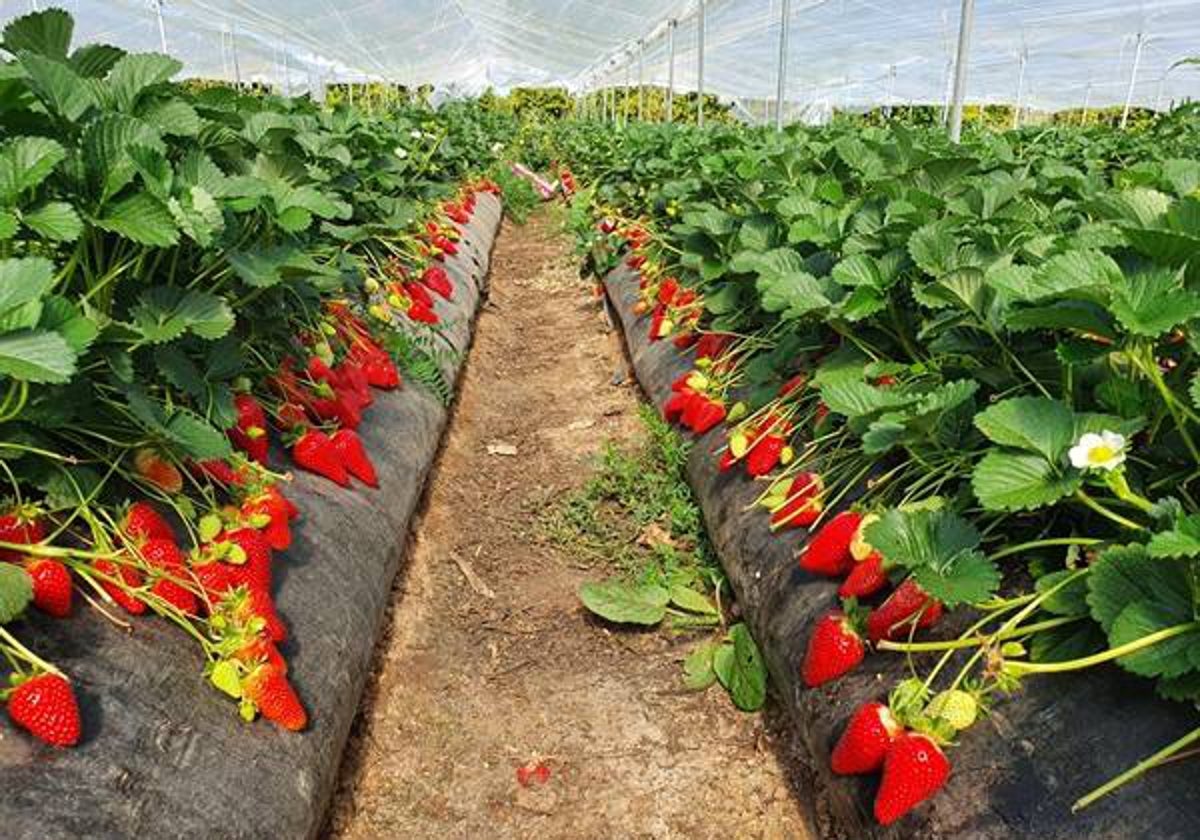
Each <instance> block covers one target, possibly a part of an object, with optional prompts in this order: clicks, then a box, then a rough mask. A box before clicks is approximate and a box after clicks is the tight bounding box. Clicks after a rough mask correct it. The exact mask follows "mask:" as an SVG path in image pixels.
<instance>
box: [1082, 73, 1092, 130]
mask: <svg viewBox="0 0 1200 840" xmlns="http://www.w3.org/2000/svg"><path fill="white" fill-rule="evenodd" d="M1091 109H1092V83H1091V82H1088V83H1087V92H1086V93H1084V95H1083V113H1082V114H1081V115H1080V116H1079V124H1080V125H1087V118H1088V111H1090V110H1091Z"/></svg>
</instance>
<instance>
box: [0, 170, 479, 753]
mask: <svg viewBox="0 0 1200 840" xmlns="http://www.w3.org/2000/svg"><path fill="white" fill-rule="evenodd" d="M477 191H484V192H490V193H493V194H499V187H498V186H497V185H496V184H495V183H494V182H491V181H486V180H485V181H480V182H477V183H475V184H472V185H470V186H468V187H467V188H466V189H465V190H464V193H463V195H462V197H461V198H460V200H458V201H453V202H447V203H446V204H444V205H443V206H442V208H441V212H442V215H443V216H444V220H435V221H431V222H429V223H428V225H427V226H426V229H425V231H424V235H423V237H422V247H421V254H422V256H423V257H425V258H427V259H429V260H430V264H429V265H427V266H426V267H425V268H424V270H423V271H422V272H421V273H420V275H419V276H418V277H417V279H415V280H410V279H409V278H408V269H407V268H406V267H405V266H404V265H403V264H402V263H400V262H399V261H394V262H391V263H389V264H387V265H386V266H385V269H384V272H385V279H384V281H382V282H381V281H379V280H377V279H374V278H370V279H368V280H367V282H366V287H365V291H366V292H367V295H368V298H369V300H368V303H367V306H366V307H365V308H366V309H367V312H368V314H369V316H370V317H371V318H372V319H373V320H375V321H376V322H383V324H381V325H379V326H382V327H384V328H387V327H392V328H394V327H395V322H394V317H395V316H397V315H399V316H403V317H407V318H408V319H409V320H411V321H414V322H418V323H426V324H436V323H437V322H438V320H439V319H438V317H437V315H436V313H435V312H434V309H433V307H434V300H433V297H432V295H437V296H440V297H442V298H445V299H447V300H450V299H452V298H453V295H454V284H453V282H452V281H451V279H450V276H449V274H448V273H447V272H446V270H445V268H444V267H442V265H440V263H441V262H442V261H444V260H445V258H446V257H447V256H452V255H454V254H455V253H457V251H458V245H457V240H458V239H459V236H460V232H459V230H458V229H457V227H455V226H456V225H465V224H467V223H468V222H469V221H470V220H471V218H472V216H473V213H474V211H475V201H476V199H475V193H476V192H477ZM431 293H432V295H431ZM301 343H302V345H303V346H304V347H305V348H306V350H307V351H308V352H309V355H308V356H307V358H306V359H305V360H304V361H303V362H298V361H296V360H294V359H292V358H285V360H284V362H283V363H282V364H281V365H280V366H279V368H278V370H277V371H276V372H275V374H274V375H272V376H271V377H269V378H268V379H267V380H266V381H265V382H264V386H265V388H264V390H263V395H264V396H263V397H256V396H255V395H254V394H253V393H252V392H251V391H250V390H247V391H246V392H245V393H241V394H239V395H238V396H236V397H235V400H234V404H235V408H236V412H237V420H236V422H235V424H234V425H233V426H232V427H231V428H230V429H229V430H228V436H229V439H230V441H231V442H232V444H233V445H234V447H235V449H236V450H238V452H239V453H240V454H238V455H235V456H233V457H231V458H229V459H227V460H220V459H213V460H208V461H201V462H193V461H187V462H184V463H182V464H180V463H176V462H174V461H173V460H172V459H171V458H170V456H169V455H168V454H167V453H166V452H163V451H158V450H156V449H154V448H150V447H143V448H140V449H137V450H135V451H134V452H132V453H131V458H130V461H131V464H130V466H131V467H132V470H131V471H130V472H129V478H130V479H131V481H132V482H133V483H134V484H135V486H141V487H142V488H144V489H145V490H147V492H149V493H153V494H154V495H156V496H157V497H158V498H160V499H163V500H165V501H167V502H168V503H169V504H170V505H171V507H172V508H173V509H174V511H175V513H176V514H177V515H178V516H179V519H180V520H181V521H182V523H183V524H184V525H185V526H186V528H187V531H188V535H189V536H190V537H191V541H192V542H193V543H194V548H192V549H191V550H190V551H185V550H184V549H183V548H181V543H180V541H179V539H178V535H177V533H176V532H175V529H174V528H173V527H172V526H171V524H170V522H169V521H168V519H167V518H166V517H164V516H163V514H162V513H161V512H160V511H159V509H157V508H156V507H155V506H153V505H152V504H150V503H149V502H148V501H145V500H141V501H135V502H133V503H132V504H128V505H126V506H125V507H124V508H122V509H121V510H120V511H119V512H118V515H117V516H116V517H110V516H109V514H108V513H107V511H105V510H104V509H103V508H99V507H96V508H90V507H84V508H81V509H80V511H78V512H76V515H77V516H81V518H83V519H84V520H85V521H86V524H87V526H88V527H87V531H88V532H89V533H88V535H87V536H84V535H81V534H75V533H72V537H73V540H72V544H71V545H61V544H57V543H62V542H65V540H63V539H62V537H63V534H64V533H66V531H65V529H66V527H67V525H69V524H70V523H69V521H61V520H62V517H59V516H51V515H49V514H47V513H45V512H44V511H42V510H40V509H39V508H38V507H36V506H34V505H29V504H22V505H17V506H14V507H13V508H12V509H10V510H8V511H6V512H5V513H4V514H2V515H0V544H6V545H7V546H8V547H3V548H0V561H3V562H7V563H12V564H17V565H19V566H20V568H22V569H23V570H24V571H25V573H26V574H27V575H28V577H29V581H30V585H31V587H32V593H33V603H34V605H35V606H36V607H37V608H38V609H39V610H41V611H43V612H45V613H47V614H48V615H51V616H54V617H57V618H65V617H67V616H68V615H70V613H71V611H72V608H73V604H74V600H75V597H74V596H75V593H76V591H79V592H80V593H82V595H83V597H84V598H85V599H86V600H87V601H88V602H89V603H91V604H92V605H93V606H95V607H96V608H97V609H99V610H100V611H101V612H102V614H104V615H106V616H108V617H109V618H112V619H113V620H114V621H119V619H116V618H115V617H113V616H111V615H110V613H109V610H108V608H107V607H106V606H105V605H106V604H115V605H119V606H120V607H121V608H122V609H123V610H124V611H126V612H127V613H129V614H130V615H143V614H145V613H147V612H152V613H155V614H157V615H160V616H163V617H165V618H167V619H169V620H171V621H173V622H175V623H177V624H179V625H180V626H181V627H183V628H184V629H186V630H188V632H189V633H190V634H191V635H192V636H193V637H194V638H196V639H197V641H198V642H199V643H200V645H201V647H202V649H203V651H204V653H205V657H206V666H205V672H206V675H207V677H208V678H209V680H210V681H211V682H212V683H213V684H214V685H215V686H216V687H217V688H218V689H220V690H221V691H223V692H225V693H227V694H229V695H230V696H232V697H233V698H235V699H236V700H238V701H239V707H240V711H241V714H242V716H243V717H244V718H246V719H247V720H249V719H253V718H254V717H255V716H256V715H257V714H261V715H262V716H263V717H265V718H266V719H268V720H271V721H273V722H274V723H276V724H277V725H279V726H281V727H283V728H285V729H289V730H294V731H295V730H300V729H303V728H304V727H305V726H306V725H307V713H306V712H305V709H304V707H303V705H302V704H301V702H300V699H299V697H298V696H297V694H296V692H295V690H294V688H293V686H292V685H291V683H290V681H289V680H288V666H287V662H286V660H285V659H284V657H283V655H282V654H281V653H280V651H279V648H278V645H279V644H280V643H282V642H283V641H285V640H286V639H287V636H288V630H287V626H286V624H285V622H284V621H283V619H282V618H281V617H280V615H279V613H278V611H277V610H276V608H275V602H274V598H273V594H272V592H273V589H272V566H273V560H274V554H273V553H274V552H281V551H285V550H286V549H287V548H288V547H289V546H290V545H291V541H292V534H291V525H292V522H293V521H294V520H295V519H296V517H297V516H298V515H299V510H298V509H297V508H296V506H295V505H294V504H292V502H291V501H290V500H288V499H287V498H286V496H284V494H283V492H282V491H281V490H280V486H279V485H280V476H279V475H278V474H276V473H274V472H271V471H270V469H269V468H268V455H269V449H270V431H269V430H270V428H271V427H272V426H274V428H275V429H276V430H277V432H278V433H279V434H280V435H281V440H282V442H283V443H284V444H285V445H288V446H289V447H290V453H291V457H292V460H293V462H294V463H295V464H296V466H297V467H299V468H301V469H304V470H307V471H310V472H313V473H316V474H319V475H321V476H324V477H325V478H327V479H329V480H331V481H333V482H335V483H337V484H338V485H341V486H343V487H348V486H349V485H350V483H351V479H352V478H353V479H357V480H359V481H361V482H362V483H363V484H365V485H367V486H369V487H377V486H378V478H377V475H376V472H375V468H374V465H373V464H372V463H371V460H370V458H369V457H368V455H367V452H366V449H365V447H364V446H363V443H362V440H361V439H360V438H359V436H358V434H357V431H356V429H358V427H359V426H360V424H361V422H362V415H363V411H364V410H365V409H367V408H368V407H369V406H370V405H371V404H372V403H373V401H374V397H373V395H372V389H381V390H385V391H386V390H393V389H395V388H398V387H400V385H401V380H400V373H399V371H398V369H397V368H396V365H395V363H394V362H393V360H392V358H391V355H390V354H389V353H388V352H387V351H386V350H385V349H384V348H383V347H382V346H381V345H380V344H379V343H378V342H377V341H376V339H375V338H374V333H373V331H372V329H371V327H370V326H369V325H368V323H367V321H366V320H365V319H364V318H362V317H360V316H358V315H357V314H355V312H354V310H353V308H352V306H351V304H350V303H349V302H347V301H343V300H335V301H330V302H328V303H327V304H326V306H325V309H324V312H323V317H322V319H321V321H320V325H319V329H315V330H313V331H312V332H311V333H310V334H307V335H304V336H302V337H301ZM188 479H190V480H191V481H192V482H193V486H194V488H195V489H197V490H199V492H200V493H201V495H202V496H204V497H205V499H206V501H207V502H208V503H209V504H210V507H211V510H210V511H209V512H207V513H204V514H203V515H197V514H196V513H195V505H194V503H193V501H192V499H191V498H190V497H188V496H187V494H185V492H184V491H185V486H186V483H187V480H188ZM214 490H217V491H219V492H220V494H221V495H222V496H224V498H225V499H226V502H225V503H224V504H220V505H218V504H216V502H215V500H216V498H217V495H216V493H214V492H213V491H214ZM77 584H82V586H80V587H79V588H78V589H77ZM0 644H2V645H3V646H4V649H5V652H6V653H8V654H9V658H10V661H11V664H12V665H13V667H14V670H13V673H12V675H11V678H10V682H11V685H10V687H9V688H7V689H6V690H4V691H3V692H0V698H3V699H5V700H6V701H7V707H8V712H9V716H10V718H11V719H12V720H13V722H14V723H16V724H17V725H18V726H20V727H22V728H24V729H26V730H27V731H29V732H30V733H31V734H32V735H34V736H35V737H37V738H39V739H40V740H42V741H44V742H46V743H49V744H53V745H55V746H64V747H65V746H73V745H74V744H75V743H77V742H78V740H79V738H80V735H81V724H80V715H79V708H78V703H77V700H76V697H75V693H74V690H73V688H72V685H71V683H70V681H69V680H68V678H67V677H66V675H65V674H63V673H62V672H61V671H60V670H59V669H58V668H56V667H55V666H53V665H52V664H50V663H48V662H46V661H44V660H42V659H41V658H40V657H38V656H36V654H34V653H33V652H32V651H29V650H28V649H27V648H26V647H24V646H23V645H21V644H20V642H19V641H18V640H17V639H16V638H15V637H14V636H13V635H12V634H11V633H10V632H9V631H8V630H7V629H6V628H4V627H3V626H0Z"/></svg>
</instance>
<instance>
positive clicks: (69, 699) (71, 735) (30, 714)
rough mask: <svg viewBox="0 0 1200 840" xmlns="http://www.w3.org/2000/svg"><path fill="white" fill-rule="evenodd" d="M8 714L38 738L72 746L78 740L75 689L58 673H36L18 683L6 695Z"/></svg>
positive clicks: (63, 745)
mask: <svg viewBox="0 0 1200 840" xmlns="http://www.w3.org/2000/svg"><path fill="white" fill-rule="evenodd" d="M8 715H9V717H11V718H12V720H13V723H15V724H17V726H20V727H22V728H23V729H27V730H29V734H30V735H32V736H33V737H35V738H37V739H38V740H39V741H45V742H46V743H47V744H51V745H53V746H56V747H73V746H75V744H77V743H78V742H79V735H80V725H79V705H78V704H77V703H76V702H75V692H74V691H73V690H72V689H71V684H70V683H69V682H67V681H66V679H64V678H63V677H60V676H59V675H58V674H38V675H37V676H36V677H33V678H31V679H28V680H26V681H25V682H23V683H21V684H20V685H18V686H17V687H16V688H15V689H14V690H13V693H12V694H11V695H10V696H9V698H8Z"/></svg>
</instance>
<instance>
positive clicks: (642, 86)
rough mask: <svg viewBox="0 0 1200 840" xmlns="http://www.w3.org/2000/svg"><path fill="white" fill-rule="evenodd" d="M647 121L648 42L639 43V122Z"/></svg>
mask: <svg viewBox="0 0 1200 840" xmlns="http://www.w3.org/2000/svg"><path fill="white" fill-rule="evenodd" d="M645 121H646V42H645V41H638V122H645Z"/></svg>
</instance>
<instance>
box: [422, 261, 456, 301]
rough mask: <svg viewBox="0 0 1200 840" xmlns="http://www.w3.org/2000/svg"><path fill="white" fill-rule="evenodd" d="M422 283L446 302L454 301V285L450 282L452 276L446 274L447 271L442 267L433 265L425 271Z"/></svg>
mask: <svg viewBox="0 0 1200 840" xmlns="http://www.w3.org/2000/svg"><path fill="white" fill-rule="evenodd" d="M421 282H422V283H424V284H425V285H426V286H428V287H429V288H430V289H431V290H432V291H433V292H434V293H436V294H438V295H440V296H442V297H444V298H445V299H446V300H454V284H453V283H452V282H451V280H450V275H449V274H447V273H446V269H444V268H442V267H441V266H440V265H431V266H429V268H427V269H425V271H424V272H423V273H422V274H421Z"/></svg>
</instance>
